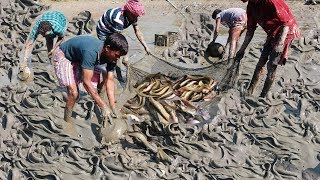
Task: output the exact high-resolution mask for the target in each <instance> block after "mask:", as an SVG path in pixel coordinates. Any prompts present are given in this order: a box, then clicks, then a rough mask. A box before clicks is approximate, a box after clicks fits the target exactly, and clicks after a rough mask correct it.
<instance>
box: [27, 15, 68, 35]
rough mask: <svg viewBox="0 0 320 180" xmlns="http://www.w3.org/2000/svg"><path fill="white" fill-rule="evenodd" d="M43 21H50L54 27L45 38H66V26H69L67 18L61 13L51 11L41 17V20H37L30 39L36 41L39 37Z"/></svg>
mask: <svg viewBox="0 0 320 180" xmlns="http://www.w3.org/2000/svg"><path fill="white" fill-rule="evenodd" d="M42 21H48V22H49V23H50V24H51V25H52V30H51V31H50V33H49V34H48V35H46V36H45V37H55V36H59V37H62V36H64V33H65V30H66V25H67V19H66V17H65V16H64V14H63V13H61V12H59V11H49V12H45V13H44V14H43V15H42V16H41V17H40V19H39V20H37V22H36V23H35V25H34V26H33V28H32V31H31V33H30V36H29V39H31V40H33V41H34V40H36V38H37V36H38V35H39V32H38V27H39V24H40V23H41V22H42Z"/></svg>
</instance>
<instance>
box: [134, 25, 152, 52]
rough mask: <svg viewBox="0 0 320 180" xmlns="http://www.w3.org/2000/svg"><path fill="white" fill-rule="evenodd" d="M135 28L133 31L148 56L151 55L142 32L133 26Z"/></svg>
mask: <svg viewBox="0 0 320 180" xmlns="http://www.w3.org/2000/svg"><path fill="white" fill-rule="evenodd" d="M132 26H133V30H134V33H135V34H136V36H137V38H138V40H139V41H140V43H141V44H142V46H143V47H144V49H145V51H146V52H147V54H150V50H149V48H148V46H147V44H146V42H145V41H144V38H143V35H142V32H141V31H140V29H139V27H138V25H132Z"/></svg>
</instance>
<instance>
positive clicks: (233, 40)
mask: <svg viewBox="0 0 320 180" xmlns="http://www.w3.org/2000/svg"><path fill="white" fill-rule="evenodd" d="M212 18H213V19H215V20H216V26H215V29H214V36H213V42H215V41H216V39H217V37H218V34H219V29H220V24H222V25H224V26H226V27H229V37H228V40H227V44H226V48H225V49H226V50H227V51H228V64H229V62H230V59H233V58H234V56H235V53H236V51H237V48H238V46H239V40H240V36H241V34H242V33H243V32H244V30H245V29H246V24H247V13H246V11H245V10H244V9H242V8H229V9H226V10H224V11H222V10H220V9H216V10H214V11H213V13H212Z"/></svg>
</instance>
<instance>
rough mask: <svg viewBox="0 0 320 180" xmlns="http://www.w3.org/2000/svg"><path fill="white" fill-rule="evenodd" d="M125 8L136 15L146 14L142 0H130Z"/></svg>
mask: <svg viewBox="0 0 320 180" xmlns="http://www.w3.org/2000/svg"><path fill="white" fill-rule="evenodd" d="M123 9H124V10H126V11H129V12H130V13H132V14H133V15H134V16H136V17H138V16H143V15H144V7H143V5H142V3H141V0H128V1H127V3H126V4H125V5H124V7H123Z"/></svg>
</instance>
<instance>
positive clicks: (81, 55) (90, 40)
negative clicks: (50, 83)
mask: <svg viewBox="0 0 320 180" xmlns="http://www.w3.org/2000/svg"><path fill="white" fill-rule="evenodd" d="M127 52H128V42H127V40H126V38H125V37H124V36H123V35H121V34H119V33H113V34H112V35H110V36H108V37H107V38H106V40H105V41H104V42H103V41H101V40H99V39H96V38H94V37H91V36H77V37H74V38H71V39H69V40H68V41H66V42H64V43H62V44H61V45H60V46H59V47H57V48H56V50H55V51H54V55H53V64H54V68H55V72H56V75H57V78H58V80H59V83H60V85H61V86H66V87H67V92H68V98H67V102H66V107H65V114H64V120H65V121H66V122H68V123H73V122H72V120H71V115H72V111H73V107H74V105H75V102H76V100H77V98H78V95H79V90H78V89H79V88H78V84H79V83H80V82H83V86H84V88H85V89H86V91H87V92H88V94H90V95H91V97H92V98H93V99H94V101H95V102H96V103H97V105H98V106H99V107H100V108H101V109H102V115H103V117H104V118H105V119H107V120H109V121H110V122H111V121H112V115H115V102H116V101H115V92H114V90H115V87H114V86H115V84H114V72H113V70H114V68H115V66H116V62H117V61H118V60H119V58H120V57H121V56H123V55H126V54H127ZM101 64H106V69H107V73H105V74H103V82H102V84H103V85H104V86H105V88H106V93H107V97H108V100H109V104H110V107H111V111H110V109H109V108H108V107H107V105H106V103H105V102H104V101H103V100H102V99H101V97H100V96H99V94H98V92H97V89H96V86H97V84H98V83H99V80H100V78H99V77H100V71H99V70H98V68H96V66H98V65H101Z"/></svg>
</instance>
